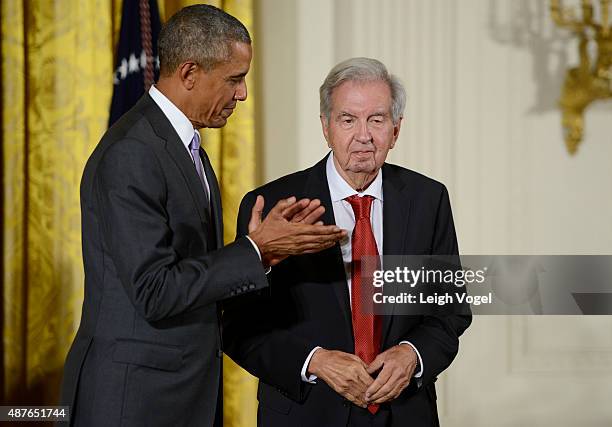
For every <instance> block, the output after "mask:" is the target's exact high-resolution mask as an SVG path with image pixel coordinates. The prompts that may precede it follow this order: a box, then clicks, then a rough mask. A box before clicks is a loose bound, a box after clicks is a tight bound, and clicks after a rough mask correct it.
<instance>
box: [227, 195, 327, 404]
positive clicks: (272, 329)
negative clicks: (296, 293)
mask: <svg viewBox="0 0 612 427" xmlns="http://www.w3.org/2000/svg"><path fill="white" fill-rule="evenodd" d="M255 198H256V195H255V194H253V193H249V194H247V195H246V196H245V198H244V199H243V200H242V203H241V205H240V212H239V214H238V227H237V236H238V238H240V236H243V235H244V234H245V233H246V228H247V224H248V221H249V212H250V210H251V207H252V206H253V204H254V203H255ZM269 203H270V202H269V201H268V200H267V199H266V207H267V208H268V209H269V208H270V207H271V205H269ZM288 261H289V260H285V261H283V262H282V263H280V264H279V265H278V266H276V267H273V268H272V272H271V273H270V275H269V277H270V283H271V285H270V288H269V289H265V290H263V291H261V292H255V293H251V294H248V295H244V296H241V297H239V298H235V299H232V300H229V301H226V302H225V304H224V311H223V342H224V346H225V352H226V353H227V354H228V355H229V356H230V357H231V358H232V359H233V360H234V361H235V362H236V363H238V364H239V365H240V366H242V367H243V368H244V369H246V370H247V371H249V372H250V373H251V374H252V375H254V376H256V377H258V378H259V379H260V380H261V381H263V382H264V383H267V384H269V385H271V386H273V387H275V388H276V389H277V391H279V392H280V393H281V394H283V395H285V396H287V397H289V398H291V399H293V400H295V401H298V402H299V401H303V400H304V399H305V397H306V395H307V392H308V390H309V387H311V386H310V385H309V384H306V383H304V382H303V381H302V379H301V375H300V373H301V370H302V365H303V363H304V360H306V357H308V354H309V353H310V351H311V350H312V349H313V348H314V347H315V346H316V343H311V342H308V340H306V339H303V338H301V337H300V336H298V335H297V334H292V333H290V331H289V329H290V328H291V318H292V316H293V315H295V313H290V312H289V311H290V310H291V309H290V307H287V306H286V304H280V303H278V304H277V303H275V301H279V300H282V298H275V295H276V296H279V295H282V293H283V292H287V288H288V286H290V284H288V283H278V282H276V281H275V277H279V276H280V277H287V275H285V274H277V273H279V270H281V269H283V268H286V267H287V264H286V263H287V262H288Z"/></svg>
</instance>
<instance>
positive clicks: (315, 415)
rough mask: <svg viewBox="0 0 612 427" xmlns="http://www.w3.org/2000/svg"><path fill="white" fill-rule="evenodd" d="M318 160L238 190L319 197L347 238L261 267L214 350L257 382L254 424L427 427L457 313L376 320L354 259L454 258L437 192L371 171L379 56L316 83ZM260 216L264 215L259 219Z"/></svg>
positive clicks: (421, 179)
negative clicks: (264, 283) (259, 279)
mask: <svg viewBox="0 0 612 427" xmlns="http://www.w3.org/2000/svg"><path fill="white" fill-rule="evenodd" d="M320 101H321V111H320V113H321V124H322V128H323V135H324V136H325V139H326V141H327V144H328V146H329V147H330V148H331V152H330V153H329V154H328V155H327V156H326V157H325V158H324V159H322V160H321V161H319V162H318V163H317V164H316V165H314V166H312V167H311V168H309V169H306V170H303V171H300V172H296V173H293V174H291V175H288V176H285V177H282V178H280V179H278V180H276V181H273V182H271V183H269V184H267V185H264V186H263V187H261V188H258V189H256V190H253V191H252V192H250V193H248V194H247V195H246V196H245V198H244V199H243V201H242V205H241V209H240V215H239V219H238V234H239V235H244V234H246V233H247V232H248V222H249V212H250V211H251V208H252V206H253V205H254V204H255V202H256V199H257V196H259V195H262V196H263V197H264V198H265V200H266V201H270V202H271V203H272V204H271V205H270V206H272V205H273V203H275V201H277V200H282V199H283V198H286V197H287V195H289V194H295V195H296V196H297V197H305V198H310V199H319V200H321V203H322V204H323V206H324V207H326V208H327V210H326V211H325V213H324V214H323V216H322V217H321V220H322V221H323V222H324V223H326V224H336V225H338V226H339V227H340V228H342V229H346V230H347V231H348V237H347V238H346V239H344V240H343V241H341V242H340V243H339V244H336V246H334V247H332V248H329V249H327V250H325V251H322V252H320V253H317V254H311V255H300V256H295V257H290V258H288V259H286V260H285V261H283V262H282V263H280V264H279V265H278V266H276V267H274V268H273V269H272V272H271V273H270V283H271V290H269V291H264V292H259V293H253V294H250V295H246V296H244V297H243V298H239V299H236V300H233V301H230V302H229V304H227V305H226V308H225V312H224V315H223V324H224V342H225V349H226V352H227V353H228V354H229V355H230V356H231V357H232V358H233V359H234V360H235V361H236V362H237V363H238V364H240V365H241V366H242V367H244V368H245V369H246V370H248V371H249V372H251V373H252V374H253V375H255V376H257V377H258V378H259V379H260V382H259V392H258V398H259V411H258V423H259V425H261V426H266V427H268V426H279V427H280V426H282V427H285V426H292V425H295V426H297V425H299V426H312V427H315V426H316V427H320V426H326V427H327V426H411V427H421V426H423V427H424V426H435V425H438V415H437V409H436V392H435V386H434V383H435V381H436V378H437V377H438V375H440V373H441V372H442V371H444V370H445V369H446V368H447V367H448V366H449V365H450V364H451V362H452V360H453V359H454V357H455V356H456V354H457V351H458V348H459V336H460V335H461V334H462V333H463V332H464V331H465V329H466V328H467V327H468V326H469V324H470V322H471V316H469V315H464V316H461V315H448V316H433V315H421V316H417V315H413V316H399V315H395V316H390V315H387V316H382V315H376V314H373V313H372V312H371V310H370V311H369V312H368V310H367V309H365V307H363V304H364V300H366V299H367V298H363V293H364V292H367V291H365V290H364V289H367V288H365V287H363V286H362V283H361V281H362V275H361V271H360V270H361V263H360V259H361V257H363V256H377V255H417V254H418V255H429V254H431V255H457V254H458V245H457V239H456V234H455V228H454V225H453V219H452V214H451V208H450V202H449V196H448V192H447V190H446V188H445V187H444V185H443V184H441V183H439V182H436V181H434V180H432V179H430V178H427V177H425V176H423V175H421V174H418V173H416V172H413V171H411V170H408V169H405V168H403V167H400V166H397V165H392V164H388V163H385V160H386V158H387V154H388V152H389V150H391V149H392V148H393V147H394V145H395V144H396V142H397V138H398V136H399V132H400V127H401V123H402V115H403V111H404V107H405V103H406V94H405V90H404V88H403V87H402V85H401V83H400V82H399V81H398V79H397V78H396V77H395V76H393V75H391V74H389V72H388V71H387V69H386V67H385V66H384V65H383V64H382V63H381V62H379V61H377V60H375V59H369V58H353V59H349V60H347V61H344V62H342V63H340V64H338V65H336V66H335V67H334V68H333V69H332V70H331V71H330V73H329V74H328V76H327V78H326V79H325V81H324V83H323V85H322V86H321V88H320ZM264 213H265V212H264Z"/></svg>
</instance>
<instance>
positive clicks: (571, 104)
mask: <svg viewBox="0 0 612 427" xmlns="http://www.w3.org/2000/svg"><path fill="white" fill-rule="evenodd" d="M581 8H582V17H581V19H578V18H577V17H576V14H575V12H574V10H573V9H572V8H568V7H564V6H563V5H562V1H561V0H551V1H550V12H551V15H552V19H553V21H554V22H555V23H556V24H557V25H558V26H560V27H563V28H567V29H569V30H570V31H572V32H573V33H574V34H575V35H576V36H577V37H578V41H579V45H578V46H579V47H578V49H579V56H580V64H579V65H578V66H577V67H575V68H571V69H569V70H567V73H566V76H565V82H564V83H563V90H562V93H561V99H560V101H559V105H560V106H561V109H562V114H563V116H562V117H563V118H562V122H563V129H564V131H565V144H566V146H567V150H568V151H569V153H570V154H574V153H575V152H576V150H577V149H578V145H579V144H580V142H581V141H582V137H583V132H584V110H585V109H586V107H587V106H588V105H589V104H591V103H592V102H593V101H596V100H601V99H609V98H612V31H611V28H610V0H599V17H600V21H599V22H596V21H595V17H594V8H593V2H592V0H581ZM589 42H595V43H596V45H597V50H596V55H597V56H596V58H595V61H592V60H591V54H590V53H589V49H588V45H589Z"/></svg>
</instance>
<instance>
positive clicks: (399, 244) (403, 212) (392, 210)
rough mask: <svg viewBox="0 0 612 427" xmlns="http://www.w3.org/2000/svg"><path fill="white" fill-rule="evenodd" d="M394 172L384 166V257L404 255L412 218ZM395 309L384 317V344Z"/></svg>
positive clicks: (400, 183)
mask: <svg viewBox="0 0 612 427" xmlns="http://www.w3.org/2000/svg"><path fill="white" fill-rule="evenodd" d="M393 172H394V171H393V169H392V168H390V167H388V166H387V164H385V165H383V255H402V254H404V249H405V241H406V230H407V227H408V221H409V216H410V198H409V197H408V194H407V193H406V191H405V190H404V185H405V184H404V183H403V182H402V181H401V180H400V179H399V178H398V177H397V176H396V175H395V174H394V173H393ZM383 268H385V265H384V263H383ZM394 308H395V304H393V308H392V312H391V314H390V315H385V316H383V323H382V334H381V338H382V344H384V342H385V340H386V337H387V335H388V333H389V329H390V328H391V323H392V321H393V309H394Z"/></svg>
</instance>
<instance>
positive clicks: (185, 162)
mask: <svg viewBox="0 0 612 427" xmlns="http://www.w3.org/2000/svg"><path fill="white" fill-rule="evenodd" d="M141 102H143V103H144V108H143V114H144V115H145V116H146V117H147V118H148V119H149V123H150V124H151V126H152V127H153V130H154V131H155V133H156V134H157V136H159V137H160V138H162V139H163V140H164V141H165V142H166V144H165V147H166V151H167V152H168V154H169V155H170V157H171V158H172V160H173V161H174V163H175V164H176V166H177V167H178V169H179V170H180V171H181V174H182V175H183V178H184V179H185V182H186V183H187V187H188V188H189V192H190V193H191V196H192V198H193V201H194V203H195V204H196V207H197V211H198V214H199V216H200V219H201V221H202V222H203V223H204V226H205V228H211V224H210V210H209V209H208V203H207V201H206V194H205V193H204V189H203V188H202V181H201V180H200V177H199V176H198V173H197V171H196V169H195V167H194V165H193V160H192V159H191V156H190V155H189V153H188V152H187V150H186V149H185V145H183V142H182V141H181V139H180V138H179V136H178V135H177V133H176V131H175V130H174V128H173V127H172V125H171V124H170V122H169V121H168V118H167V117H166V116H165V115H164V113H163V112H162V110H161V109H160V108H159V107H158V106H157V104H156V103H155V101H153V99H152V98H151V97H150V96H149V94H145V95H144V96H143V97H142V98H141Z"/></svg>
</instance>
